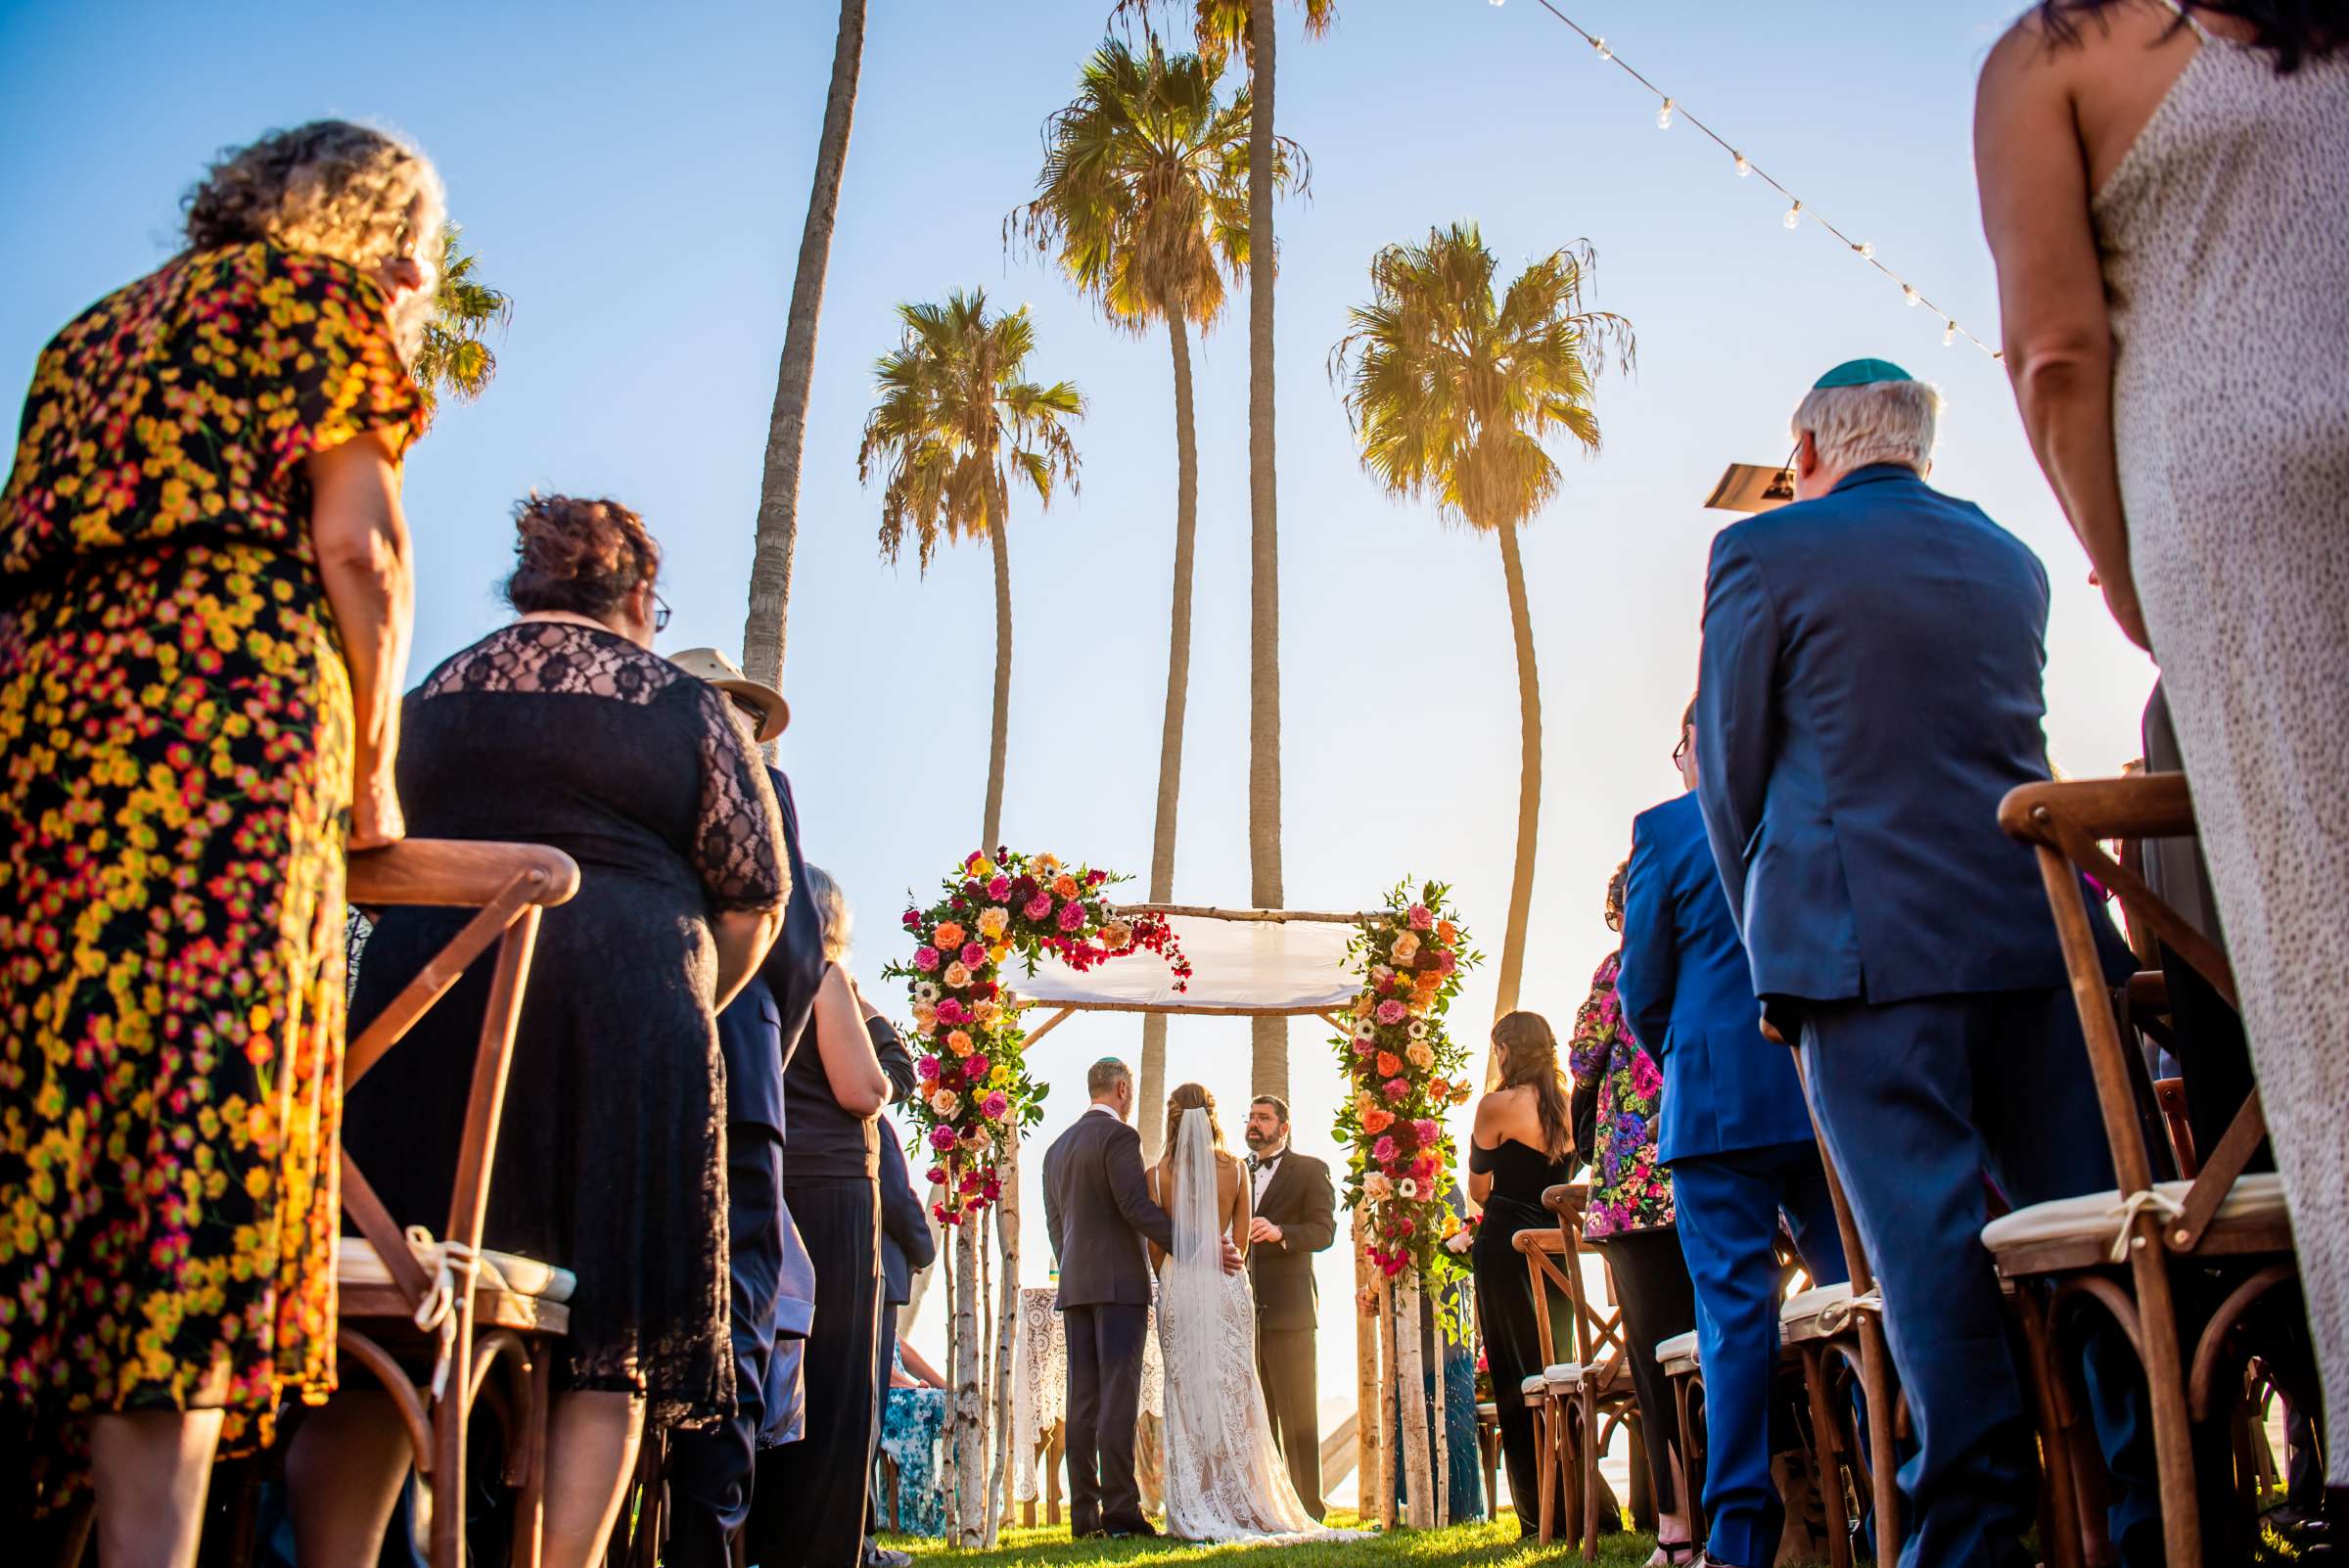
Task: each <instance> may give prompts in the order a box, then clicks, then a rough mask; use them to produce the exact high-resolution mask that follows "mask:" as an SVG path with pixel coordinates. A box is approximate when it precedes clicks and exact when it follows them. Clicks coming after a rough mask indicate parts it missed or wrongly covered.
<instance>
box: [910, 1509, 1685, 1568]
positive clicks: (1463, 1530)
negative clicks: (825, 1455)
mask: <svg viewBox="0 0 2349 1568" xmlns="http://www.w3.org/2000/svg"><path fill="white" fill-rule="evenodd" d="M1329 1523H1330V1524H1332V1525H1333V1526H1337V1527H1339V1528H1341V1529H1350V1528H1353V1527H1355V1526H1356V1525H1357V1524H1358V1523H1359V1521H1358V1520H1357V1519H1356V1518H1355V1516H1354V1515H1353V1514H1351V1513H1348V1512H1343V1511H1336V1510H1333V1511H1332V1512H1331V1514H1330V1516H1329ZM887 1541H888V1544H889V1545H893V1546H897V1547H899V1548H901V1549H903V1550H905V1551H910V1552H912V1553H913V1554H914V1556H915V1558H916V1559H917V1561H918V1560H920V1559H929V1558H936V1559H950V1560H951V1562H952V1564H953V1568H965V1565H968V1568H1028V1565H1031V1564H1035V1565H1038V1568H1042V1565H1049V1568H1075V1565H1081V1564H1088V1563H1118V1564H1125V1563H1132V1564H1137V1565H1140V1564H1158V1563H1176V1562H1195V1561H1200V1560H1203V1559H1209V1558H1213V1559H1215V1560H1216V1561H1218V1562H1219V1563H1238V1562H1239V1560H1240V1559H1241V1558H1243V1557H1258V1558H1262V1559H1263V1560H1264V1561H1263V1564H1262V1568H1273V1564H1274V1562H1275V1559H1277V1563H1278V1568H1487V1565H1493V1568H1499V1565H1500V1564H1504V1563H1505V1564H1511V1565H1517V1564H1532V1563H1545V1564H1548V1563H1554V1564H1557V1565H1559V1568H1565V1565H1566V1564H1567V1563H1569V1562H1573V1563H1579V1562H1581V1561H1582V1552H1581V1551H1580V1549H1579V1548H1578V1547H1577V1546H1575V1545H1568V1544H1566V1543H1563V1542H1560V1543H1556V1544H1553V1545H1549V1546H1534V1545H1523V1544H1521V1543H1520V1541H1519V1539H1518V1535H1517V1519H1516V1516H1515V1515H1514V1514H1503V1515H1502V1516H1501V1517H1500V1518H1499V1519H1498V1520H1497V1521H1494V1522H1488V1523H1484V1524H1464V1525H1454V1526H1452V1527H1451V1529H1449V1530H1426V1531H1413V1530H1397V1531H1393V1532H1391V1533H1388V1534H1383V1535H1376V1536H1372V1537H1370V1538H1369V1539H1367V1540H1363V1541H1348V1542H1338V1543H1333V1544H1331V1545H1292V1546H1249V1545H1228V1546H1196V1545H1190V1544H1188V1543H1186V1542H1181V1541H1167V1540H1159V1541H1071V1540H1070V1539H1069V1532H1068V1527H1067V1526H1066V1525H1062V1526H1060V1527H1058V1528H1055V1529H1045V1528H1043V1527H1040V1526H1039V1527H1037V1528H1036V1529H1033V1530H1022V1529H1018V1528H1015V1527H1012V1526H1008V1525H1007V1526H1005V1527H1004V1530H1003V1537H1002V1545H999V1546H998V1547H996V1548H995V1549H994V1550H993V1551H974V1552H967V1553H963V1552H949V1551H948V1550H947V1548H946V1545H945V1543H944V1542H943V1541H930V1540H921V1539H915V1538H909V1537H902V1536H891V1537H888V1538H887ZM1655 1545H1656V1544H1655V1540H1654V1538H1653V1537H1650V1536H1643V1535H1634V1534H1629V1533H1626V1534H1623V1535H1614V1536H1602V1537H1600V1538H1599V1543H1598V1560H1599V1562H1600V1563H1601V1564H1602V1565H1604V1568H1634V1565H1635V1564H1638V1563H1644V1562H1645V1561H1647V1559H1648V1555H1649V1554H1650V1553H1651V1552H1653V1551H1654V1550H1655ZM923 1568H944V1561H941V1562H936V1563H925V1564H923Z"/></svg>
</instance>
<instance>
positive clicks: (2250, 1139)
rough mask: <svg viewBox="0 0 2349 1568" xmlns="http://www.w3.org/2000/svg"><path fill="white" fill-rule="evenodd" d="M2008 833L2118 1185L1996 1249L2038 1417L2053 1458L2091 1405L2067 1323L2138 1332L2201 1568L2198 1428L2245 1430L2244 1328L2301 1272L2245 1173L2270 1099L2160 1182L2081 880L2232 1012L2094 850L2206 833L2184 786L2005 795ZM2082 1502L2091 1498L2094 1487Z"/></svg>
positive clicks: (2177, 1508) (2160, 1467)
mask: <svg viewBox="0 0 2349 1568" xmlns="http://www.w3.org/2000/svg"><path fill="white" fill-rule="evenodd" d="M1999 821H2000V824H2001V825H2002V826H2003V827H2004V828H2005V830H2006V831H2007V832H2008V833H2009V834H2011V835H2012V836H2014V837H2015V838H2018V839H2021V840H2023V841H2024V842H2026V843H2028V844H2031V845H2032V846H2033V847H2034V848H2035V849H2036V851H2037V853H2038V856H2039V867H2040V874H2041V878H2042V880H2043V882H2044V883H2045V885H2046V888H2047V895H2048V902H2049V905H2050V909H2051V910H2052V912H2053V914H2054V919H2055V930H2056V935H2057V937H2058V938H2059V939H2060V941H2061V943H2062V945H2063V956H2064V966H2065V969H2066V971H2067V972H2068V974H2069V977H2070V981H2071V988H2072V997H2073V1000H2074V1002H2075V1003H2076V1004H2077V1006H2078V1008H2079V1012H2080V1023H2081V1028H2082V1032H2083V1033H2084V1035H2085V1036H2086V1038H2087V1043H2088V1060H2089V1066H2090V1069H2091V1071H2092V1073H2093V1074H2094V1077H2095V1082H2096V1102H2097V1106H2098V1108H2099V1110H2100V1111H2101V1113H2102V1116H2103V1120H2104V1131H2105V1136H2106V1138H2107V1139H2108V1140H2109V1141H2110V1143H2111V1145H2112V1157H2113V1166H2114V1171H2115V1175H2116V1176H2117V1177H2118V1180H2119V1186H2118V1187H2117V1189H2115V1190H2110V1191H2105V1192H2099V1193H2090V1194H2087V1195H2084V1196H2081V1197H2077V1198H2067V1199H2062V1200H2058V1201H2056V1202H2052V1203H2040V1204H2033V1205H2031V1206H2030V1207H2028V1208H2024V1209H2018V1210H2016V1211H2015V1212H2014V1213H2012V1214H2009V1215H2006V1216H2004V1217H2003V1218H2001V1219H1999V1220H1996V1221H1993V1222H1991V1224H1990V1225H1989V1226H1988V1227H1987V1228H1986V1229H1985V1230H1984V1231H1983V1233H1982V1244H1983V1245H1984V1247H1986V1248H1988V1249H1989V1251H1990V1254H1991V1257H1992V1259H1993V1261H1994V1262H1995V1263H1996V1265H1997V1267H1998V1269H1999V1272H2000V1273H2001V1274H2002V1275H2003V1276H2004V1277H2005V1278H2007V1279H2011V1280H2014V1281H2016V1282H2017V1283H2018V1284H2019V1285H2021V1286H2022V1289H2021V1292H2020V1304H2021V1307H2022V1311H2023V1314H2024V1321H2025V1326H2026V1329H2027V1330H2028V1337H2029V1340H2030V1343H2031V1350H2032V1356H2031V1363H2032V1364H2031V1366H2030V1373H2031V1377H2032V1380H2033V1382H2034V1384H2035V1385H2036V1387H2035V1388H2034V1391H2033V1392H2034V1398H2033V1407H2034V1410H2035V1412H2036V1414H2037V1416H2038V1419H2039V1421H2040V1425H2041V1437H2042V1440H2043V1448H2044V1449H2045V1450H2046V1451H2047V1452H2048V1453H2050V1455H2053V1454H2055V1453H2059V1452H2060V1450H2061V1448H2062V1445H2063V1442H2064V1434H2063V1431H2062V1430H2061V1428H2062V1427H2063V1426H2064V1425H2065V1424H2067V1423H2069V1422H2070V1419H2071V1417H2070V1411H2071V1410H2072V1409H2073V1408H2074V1407H2075V1406H2076V1404H2077V1402H2076V1401H2074V1400H2073V1398H2072V1396H2071V1393H2070V1389H2069V1384H2068V1380H2067V1379H2066V1378H2065V1376H2064V1375H2063V1372H2062V1365H2063V1361H2064V1358H2063V1357H2062V1355H2061V1354H2060V1349H2061V1343H2062V1336H2061V1333H2060V1332H2059V1330H2060V1327H2061V1324H2060V1323H2059V1322H2058V1320H2057V1319H2058V1314H2059V1313H2062V1312H2064V1311H2066V1310H2067V1309H2072V1310H2085V1311H2100V1312H2103V1313H2104V1314H2107V1315H2109V1316H2110V1317H2111V1318H2112V1319H2113V1320H2114V1321H2115V1322H2116V1323H2118V1324H2119V1325H2120V1327H2121V1328H2122V1329H2123V1330H2124V1334H2123V1336H2122V1337H2123V1338H2124V1339H2125V1340H2126V1342H2127V1343H2128V1344H2129V1345H2130V1347H2131V1349H2132V1350H2133V1351H2134V1352H2135V1353H2136V1355H2137V1357H2138V1359H2139V1360H2140V1362H2141V1363H2142V1366H2143V1368H2144V1372H2145V1376H2146V1381H2147V1385H2148V1389H2149V1393H2150V1401H2151V1415H2152V1426H2153V1443H2154V1452H2155V1456H2156V1463H2157V1472H2158V1476H2159V1482H2160V1494H2161V1514H2162V1532H2163V1536H2164V1541H2165V1546H2166V1550H2167V1553H2168V1562H2169V1564H2170V1568H2192V1565H2194V1564H2197V1563H2199V1562H2200V1561H2201V1560H2202V1539H2201V1532H2202V1521H2201V1509H2200V1504H2199V1499H2198V1496H2197V1493H2196V1490H2195V1484H2194V1461H2193V1452H2192V1446H2191V1426H2192V1425H2193V1424H2194V1423H2196V1422H2199V1421H2204V1420H2213V1419H2228V1420H2232V1419H2234V1418H2235V1416H2236V1415H2237V1413H2238V1409H2237V1407H2238V1406H2239V1404H2240V1402H2241V1400H2242V1397H2243V1387H2244V1384H2243V1377H2242V1375H2241V1373H2242V1364H2241V1363H2242V1360H2243V1358H2242V1357H2241V1356H2240V1355H2239V1354H2238V1355H2235V1356H2231V1355H2230V1354H2229V1346H2230V1345H2231V1344H2233V1345H2234V1346H2236V1347H2237V1350H2238V1351H2239V1349H2240V1340H2239V1338H2238V1337H2237V1335H2236V1333H2235V1331H2236V1330H2237V1329H2238V1328H2240V1327H2241V1326H2242V1325H2243V1323H2244V1320H2245V1317H2246V1315H2247V1314H2249V1313H2250V1312H2251V1311H2252V1309H2253V1308H2254V1307H2256V1306H2257V1305H2258V1304H2259V1303H2260V1301H2261V1300H2262V1299H2263V1298H2265V1297H2267V1296H2268V1295H2270V1294H2271V1293H2273V1292H2276V1291H2278V1290H2280V1289H2286V1288H2288V1287H2290V1286H2292V1285H2293V1284H2294V1283H2295V1282H2296V1281H2297V1278H2298V1266H2297V1263H2296V1262H2295V1259H2294V1256H2293V1253H2292V1244H2291V1232H2290V1227H2289V1223H2288V1222H2287V1220H2286V1217H2285V1213H2284V1204H2283V1190H2282V1184H2281V1181H2280V1178H2279V1177H2277V1176H2273V1175H2250V1176H2246V1175H2245V1174H2244V1166H2245V1164H2246V1163H2247V1162H2248V1161H2249V1159H2250V1157H2251V1155H2252V1153H2253V1151H2254V1150H2256V1149H2257V1148H2258V1146H2259V1143H2260V1141H2261V1139H2262V1138H2263V1137H2264V1136H2265V1135H2266V1119H2265V1117H2264V1116H2263V1114H2262V1113H2261V1110H2260V1103H2259V1095H2258V1094H2257V1092H2256V1091H2254V1092H2253V1093H2252V1094H2251V1096H2250V1097H2249V1098H2248V1099H2247V1100H2246V1101H2245V1102H2244V1104H2243V1107H2242V1109H2241V1110H2240V1111H2239V1112H2238V1113H2237V1114H2236V1116H2235V1118H2234V1122H2233V1124H2232V1125H2231V1126H2230V1127H2229V1128H2228V1130H2227V1132H2226V1134H2225V1136H2223V1137H2222V1138H2221V1139H2220V1140H2219V1141H2218V1143H2217V1144H2216V1145H2215V1146H2214V1147H2212V1148H2209V1149H2205V1150H2201V1151H2199V1153H2200V1156H2201V1168H2200V1170H2199V1172H2198V1173H2197V1174H2196V1175H2195V1176H2194V1177H2193V1179H2192V1180H2190V1181H2188V1180H2167V1181H2164V1180H2157V1179H2156V1172H2155V1160H2154V1156H2153V1153H2152V1150H2151V1149H2150V1148H2149V1146H2148V1143H2147V1139H2146V1123H2147V1117H2146V1114H2145V1113H2146V1107H2145V1105H2144V1104H2143V1102H2142V1100H2141V1099H2140V1097H2139V1091H2138V1088H2137V1083H2138V1080H2139V1079H2140V1078H2142V1076H2143V1075H2142V1061H2137V1062H2135V1063H2134V1066H2133V1058H2134V1057H2135V1048H2134V1046H2132V1045H2131V1044H2130V1043H2129V1042H2127V1041H2125V1040H2124V1039H2123V1038H2122V1036H2121V1021H2120V1015H2119V1014H2118V1013H2117V1012H2116V1005H2115V1000H2116V999H2115V996H2114V994H2113V992H2112V991H2111V990H2110V989H2109V988H2108V986H2107V983H2106V980H2105V977H2104V974H2103V970H2102V967H2101V965H2100V962H2099V959H2098V955H2097V949H2096V940H2095V935H2094V928H2093V927H2092V926H2091V924H2090V922H2091V920H2092V919H2094V918H2096V917H2095V916H2094V915H2093V914H2092V913H2091V911H2090V909H2089V907H2088V903H2087V900H2086V898H2085V896H2084V894H2083V891H2082V888H2081V883H2080V873H2081V872H2087V873H2088V874H2090V875H2091V876H2094V877H2095V878H2096V880H2097V881H2098V882H2100V883H2101V884H2102V885H2103V886H2104V887H2105V888H2107V889H2109V890H2110V891H2111V892H2112V893H2114V894H2115V895H2116V896H2118V898H2119V899H2121V901H2122V904H2123V906H2124V907H2125V908H2126V909H2127V911H2128V913H2129V916H2130V920H2131V924H2132V927H2133V928H2142V929H2143V930H2146V931H2149V932H2151V933H2153V934H2155V935H2157V936H2158V937H2159V938H2160V940H2161V941H2162V942H2164V943H2166V944H2167V945H2169V947H2170V948H2171V949H2172V950H2173V951H2174V952H2176V953H2177V954H2178V955H2179V956H2180V957H2181V958H2182V959H2184V960H2185V961H2186V962H2187V963H2188V965H2190V966H2191V967H2192V968H2193V969H2194V970H2195V971H2197V972H2198V973H2199V974H2201V976H2202V977H2203V978H2204V979H2206V980H2208V981H2209V982H2210V983H2211V985H2212V986H2213V987H2214V988H2215V989H2216V990H2217V991H2218V992H2219V993H2220V994H2221V995H2222V996H2224V997H2225V998H2226V999H2227V1000H2228V1001H2229V1002H2230V1003H2231V1004H2235V1003H2236V996H2235V990H2234V973H2233V971H2232V970H2231V969H2230V968H2229V966H2228V963H2227V958H2226V955H2225V954H2224V953H2223V952H2221V951H2220V950H2219V948H2218V946H2217V945H2216V944H2214V943H2212V942H2211V941H2210V939H2209V938H2207V937H2205V936H2204V935H2203V934H2202V933H2201V932H2200V931H2198V930H2197V929H2195V928H2194V927H2193V926H2192V925H2191V924H2190V923H2188V921H2186V920H2185V919H2184V918H2182V917H2181V916H2180V915H2179V914H2178V913H2177V911H2176V910H2174V909H2172V908H2171V907H2170V906H2169V905H2168V904H2167V903H2164V902H2163V901H2162V900H2161V899H2159V898H2158V897H2156V896H2155V895H2154V893H2153V892H2152V890H2151V889H2150V888H2148V887H2147V886H2146V885H2145V882H2144V881H2143V879H2142V877H2140V876H2139V875H2138V874H2137V873H2136V872H2135V871H2133V870H2131V869H2129V868H2128V867H2125V866H2123V865H2121V864H2120V863H2119V862H2117V861H2115V860H2114V859H2113V858H2112V857H2111V856H2110V855H2108V854H2106V853H2104V851H2103V849H2102V847H2101V845H2100V844H2099V843H2098V842H2097V841H2098V840H2100V839H2105V838H2122V839H2144V838H2169V837H2183V836H2186V835H2188V834H2191V833H2192V832H2193V831H2194V818H2193V807H2192V802H2191V799H2190V797H2189V796H2188V790H2187V783H2186V780H2185V778H2184V777H2183V776H2182V775H2180V774H2176V773H2156V774H2151V775H2141V776H2136V777H2130V778H2115V779H2093V780H2083V781H2079V782H2071V783H2046V784H2029V785H2025V786H2023V787H2021V788H2019V789H2016V790H2014V791H2012V792H2010V793H2009V794H2008V795H2007V797H2006V799H2005V800H2004V802H2003V803H2002V804H2001V806H2000V808H1999ZM2142 978H2143V977H2140V979H2141V981H2142ZM2139 989H2140V990H2141V991H2142V990H2147V989H2149V988H2147V987H2143V986H2141V987H2140V988H2139ZM2237 1005H2239V1004H2237ZM2156 1125H2158V1124H2156ZM2184 1268H2191V1269H2194V1270H2198V1271H2202V1272H2204V1273H2205V1274H2207V1275H2211V1276H2215V1278H2216V1282H2217V1283H2218V1285H2219V1286H2220V1287H2221V1288H2222V1289H2223V1290H2224V1296H2223V1299H2222V1300H2221V1301H2220V1305H2219V1307H2218V1308H2217V1310H2216V1311H2215V1312H2214V1313H2213V1314H2211V1315H2210V1317H2209V1320H2208V1321H2207V1322H2206V1323H2204V1324H2203V1325H2201V1326H2200V1327H2199V1329H2198V1330H2196V1331H2193V1332H2191V1333H2190V1334H2189V1333H2188V1330H2187V1329H2186V1327H2185V1326H2184V1325H2182V1323H2181V1321H2180V1315H2179V1312H2178V1305H2177V1290H2176V1284H2177V1278H2176V1273H2177V1271H2178V1270H2181V1269H2184ZM2307 1392H2309V1393H2313V1390H2311V1391H2307ZM2069 1490H2071V1491H2072V1493H2073V1495H2074V1496H2075V1497H2077V1496H2078V1495H2079V1493H2080V1492H2081V1491H2082V1490H2083V1489H2079V1488H2073V1489H2069ZM2054 1535H2055V1539H2054V1540H2053V1541H2051V1542H2050V1543H2049V1549H2050V1553H2051V1558H2050V1560H2051V1561H2054V1562H2058V1563H2061V1562H2065V1561H2076V1560H2077V1558H2076V1556H2075V1555H2071V1553H2073V1552H2076V1549H2077V1542H2078V1538H2079V1533H2078V1530H2077V1528H2076V1527H2074V1526H2073V1525H2071V1524H2067V1525H2066V1526H2064V1527H2061V1528H2058V1529H2057V1530H2056V1531H2055V1532H2054Z"/></svg>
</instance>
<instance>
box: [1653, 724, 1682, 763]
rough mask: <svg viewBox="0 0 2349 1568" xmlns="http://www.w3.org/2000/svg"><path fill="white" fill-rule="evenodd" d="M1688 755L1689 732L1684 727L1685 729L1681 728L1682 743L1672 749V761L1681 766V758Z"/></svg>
mask: <svg viewBox="0 0 2349 1568" xmlns="http://www.w3.org/2000/svg"><path fill="white" fill-rule="evenodd" d="M1651 755H1652V754H1651ZM1687 755H1688V732H1687V731H1686V730H1684V729H1683V730H1681V743H1680V744H1679V745H1678V746H1675V747H1674V748H1673V749H1672V761H1673V765H1674V766H1676V767H1677V766H1679V765H1680V761H1681V758H1683V757H1685V756H1687Z"/></svg>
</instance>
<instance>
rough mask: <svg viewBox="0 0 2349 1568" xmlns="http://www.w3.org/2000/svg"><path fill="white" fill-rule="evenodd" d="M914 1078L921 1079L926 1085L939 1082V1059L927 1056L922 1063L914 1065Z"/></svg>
mask: <svg viewBox="0 0 2349 1568" xmlns="http://www.w3.org/2000/svg"><path fill="white" fill-rule="evenodd" d="M913 1076H914V1077H916V1078H918V1079H920V1080H921V1081H922V1082H923V1083H925V1084H934V1083H936V1082H938V1058H937V1057H935V1056H925V1057H923V1058H922V1059H921V1060H920V1061H918V1062H916V1063H914V1064H913Z"/></svg>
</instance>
